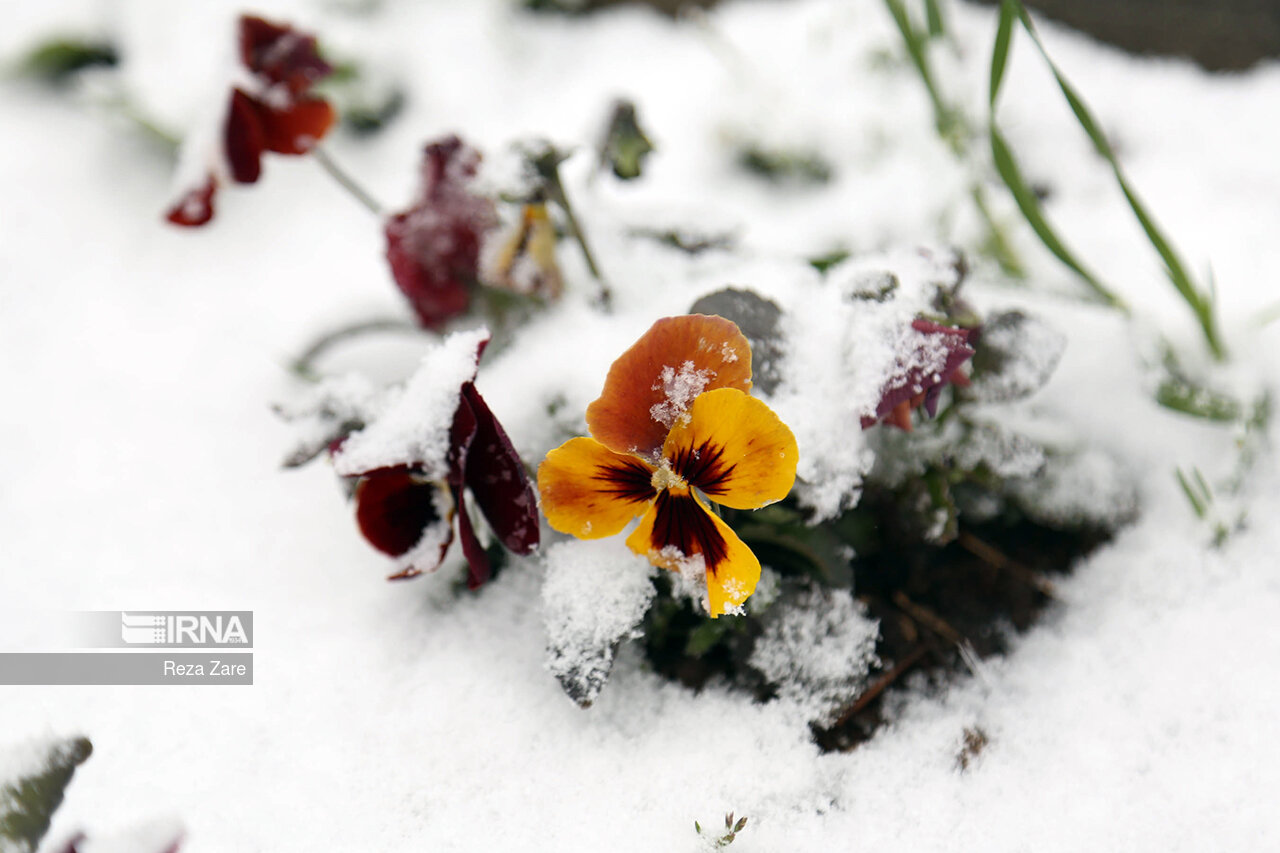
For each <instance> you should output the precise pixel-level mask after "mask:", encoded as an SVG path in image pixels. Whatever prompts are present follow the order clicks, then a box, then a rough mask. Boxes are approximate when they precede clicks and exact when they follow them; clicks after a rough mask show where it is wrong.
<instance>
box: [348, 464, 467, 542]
mask: <svg viewBox="0 0 1280 853" xmlns="http://www.w3.org/2000/svg"><path fill="white" fill-rule="evenodd" d="M439 490H440V487H439V485H437V484H436V483H433V482H431V481H430V480H427V479H425V478H423V477H420V476H418V475H417V474H414V473H412V472H411V471H409V470H408V469H405V468H387V469H383V470H381V471H371V472H369V473H368V474H365V475H364V476H363V477H362V478H361V479H360V481H359V482H358V483H357V484H356V494H355V499H356V523H357V524H359V525H360V532H361V533H362V534H364V538H365V539H367V540H369V544H370V545H372V546H373V547H375V548H377V549H378V550H379V551H381V552H382V553H384V554H389V555H391V556H392V557H399V556H400V555H401V554H407V553H409V551H411V550H412V549H413V546H414V545H417V544H418V542H419V540H421V539H422V534H423V532H424V531H425V530H426V529H427V528H428V527H430V526H431V525H432V524H436V523H438V522H440V521H441V520H442V519H441V517H440V512H439V510H438V509H437V508H436V495H437V493H438V492H439ZM445 547H446V548H447V547H448V542H446V543H445Z"/></svg>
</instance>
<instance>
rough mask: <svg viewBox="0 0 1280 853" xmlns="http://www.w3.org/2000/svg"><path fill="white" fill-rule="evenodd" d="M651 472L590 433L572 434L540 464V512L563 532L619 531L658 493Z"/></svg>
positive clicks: (594, 534)
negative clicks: (583, 436)
mask: <svg viewBox="0 0 1280 853" xmlns="http://www.w3.org/2000/svg"><path fill="white" fill-rule="evenodd" d="M652 478H653V471H652V470H651V469H650V468H649V467H648V466H646V465H645V464H644V463H643V462H641V461H640V460H639V459H637V458H636V457H634V456H628V455H626V454H622V453H614V452H613V451H612V450H610V449H609V448H607V447H605V446H604V445H603V444H601V443H600V442H598V441H596V440H595V439H592V438H571V439H569V440H568V441H566V442H565V443H564V444H562V445H560V446H559V447H557V448H556V449H555V450H553V451H551V452H550V453H548V454H547V458H546V459H544V460H543V461H542V464H541V465H539V466H538V493H539V495H541V497H542V514H543V515H545V516H546V517H547V522H548V523H549V524H550V525H551V526H552V527H554V528H555V529H556V530H559V531H560V532H561V533H568V534H571V535H573V536H576V537H578V538H579V539H599V538H601V537H604V536H613V535H614V534H615V533H619V532H621V530H622V528H624V527H626V526H627V523H628V522H629V521H631V519H633V518H635V517H636V516H637V515H640V514H641V513H643V512H644V511H645V508H646V507H647V506H648V505H649V503H650V502H651V501H652V500H653V498H654V489H653V484H652Z"/></svg>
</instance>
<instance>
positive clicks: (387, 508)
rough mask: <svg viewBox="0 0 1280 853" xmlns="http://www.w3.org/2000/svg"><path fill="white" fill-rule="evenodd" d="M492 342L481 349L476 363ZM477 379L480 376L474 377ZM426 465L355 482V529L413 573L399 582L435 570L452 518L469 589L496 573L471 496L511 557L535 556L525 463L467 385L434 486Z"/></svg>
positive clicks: (373, 473) (377, 472)
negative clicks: (475, 518) (478, 533)
mask: <svg viewBox="0 0 1280 853" xmlns="http://www.w3.org/2000/svg"><path fill="white" fill-rule="evenodd" d="M485 343H487V339H485V340H482V341H481V342H480V344H479V345H478V346H477V348H476V360H477V361H478V360H479V357H480V353H481V352H482V351H483V350H484V346H485ZM473 378H474V373H473ZM428 467H430V466H428V465H426V464H425V463H424V464H406V465H394V466H386V467H381V468H375V469H372V470H369V471H362V472H359V473H357V474H355V475H354V476H355V477H356V487H355V503H356V521H357V523H358V524H359V526H360V532H361V533H362V534H363V535H364V537H365V539H367V540H368V541H369V543H370V544H372V545H373V546H374V547H375V548H377V549H378V550H380V551H382V552H383V553H385V554H389V555H390V556H393V557H399V558H403V559H405V560H406V561H407V563H408V565H407V566H406V568H405V569H404V570H402V571H401V572H399V573H397V574H395V575H392V578H393V579H400V578H409V577H415V576H417V575H419V574H422V573H423V572H428V571H431V570H433V569H435V568H436V567H437V566H438V565H439V564H440V562H441V561H442V560H443V559H444V556H445V554H446V553H447V552H448V550H449V546H450V545H451V544H452V542H453V536H454V529H453V518H454V516H455V515H456V516H457V520H458V524H457V535H458V538H459V539H460V540H461V544H462V552H463V556H465V557H466V560H467V564H468V566H469V572H468V579H467V583H468V586H469V587H470V588H472V589H475V588H476V587H479V586H480V585H481V584H483V583H484V582H485V581H486V580H488V579H489V576H490V574H491V568H490V565H489V558H488V555H487V554H486V553H485V550H484V548H483V546H481V544H480V540H479V538H478V537H477V536H476V533H475V528H474V526H473V524H472V520H471V515H470V513H469V512H468V510H467V501H466V499H465V493H466V492H468V491H469V492H470V493H471V496H472V498H473V499H474V500H475V504H476V506H477V507H479V509H480V512H481V513H482V514H483V515H484V517H485V520H486V521H487V522H488V523H489V527H490V529H491V530H492V531H493V533H494V535H495V536H496V537H497V539H498V541H499V542H501V543H502V544H503V546H504V547H506V548H507V550H509V551H512V552H514V553H516V554H528V553H531V552H532V551H533V550H534V549H535V548H537V546H538V541H539V530H538V510H537V501H536V499H535V497H534V492H533V486H532V484H531V483H530V481H529V477H528V475H527V474H526V473H525V468H524V463H523V462H521V461H520V456H519V454H517V453H516V450H515V447H514V446H512V444H511V440H510V439H509V438H508V437H507V434H506V432H505V431H504V430H503V429H502V425H501V424H500V423H498V420H497V418H495V417H494V416H493V412H491V411H490V410H489V407H488V405H487V404H486V403H485V401H484V399H483V398H482V397H481V396H480V392H479V391H477V390H476V387H475V384H474V382H472V381H470V380H468V381H465V382H463V383H462V384H461V386H460V387H459V390H458V405H457V409H456V410H455V411H454V413H453V419H452V422H451V424H450V426H449V431H448V451H447V454H446V458H445V460H444V464H443V465H441V466H437V467H436V468H435V470H436V471H437V472H440V471H443V472H444V473H443V474H439V473H437V475H436V478H433V477H432V476H431V475H429V474H428V473H427V469H428Z"/></svg>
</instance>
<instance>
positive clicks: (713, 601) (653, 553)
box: [627, 490, 760, 617]
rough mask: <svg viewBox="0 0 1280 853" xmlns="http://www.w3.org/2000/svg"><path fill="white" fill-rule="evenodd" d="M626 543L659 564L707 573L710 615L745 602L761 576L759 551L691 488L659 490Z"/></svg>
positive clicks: (718, 613) (662, 566) (667, 567)
mask: <svg viewBox="0 0 1280 853" xmlns="http://www.w3.org/2000/svg"><path fill="white" fill-rule="evenodd" d="M627 547H629V548H630V549H631V550H632V551H634V552H636V553H637V554H640V555H641V556H643V557H647V558H648V559H649V562H651V563H653V564H654V565H655V566H659V567H660V568H664V569H670V570H672V571H679V572H686V571H701V572H705V574H706V578H707V599H708V601H707V609H708V612H709V613H710V614H711V616H712V617H718V616H720V615H721V614H723V613H725V612H728V611H729V610H731V609H733V608H737V607H739V606H741V605H742V603H743V602H744V601H746V600H747V598H748V596H750V595H751V593H752V592H754V591H755V588H756V583H757V582H759V580H760V561H759V560H757V559H756V555H755V554H753V553H752V552H751V549H750V548H748V547H747V546H746V544H745V543H744V542H743V541H742V540H741V539H739V538H738V534H736V533H734V532H733V531H732V530H731V529H730V528H729V525H727V524H725V523H724V522H723V521H721V520H720V519H719V518H717V517H716V516H715V515H713V514H712V513H711V512H709V511H708V510H707V508H706V507H705V506H703V505H702V502H701V501H700V500H699V499H698V498H697V497H696V496H695V495H693V494H690V493H689V492H681V491H676V490H666V491H663V492H662V493H661V494H659V495H658V499H657V500H656V501H654V503H653V506H652V507H650V508H649V511H648V512H646V513H645V514H644V517H643V518H642V519H640V524H639V525H638V526H637V527H636V529H635V531H633V532H632V534H631V535H630V536H628V537H627Z"/></svg>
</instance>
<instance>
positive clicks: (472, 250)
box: [384, 136, 498, 330]
mask: <svg viewBox="0 0 1280 853" xmlns="http://www.w3.org/2000/svg"><path fill="white" fill-rule="evenodd" d="M479 166H480V153H479V152H478V151H476V150H475V149H474V148H472V147H471V146H469V145H467V144H466V143H465V142H463V141H462V140H461V139H459V138H458V137H456V136H449V137H446V138H444V139H440V140H437V141H435V142H432V143H429V144H428V145H427V146H426V149H425V150H424V152H423V159H422V186H421V189H420V190H419V192H418V198H417V201H416V202H415V203H414V205H413V206H412V207H410V208H409V209H407V210H405V211H403V212H401V213H397V214H395V215H393V216H391V217H390V218H389V219H388V220H387V223H386V227H385V229H384V230H385V233H386V237H387V262H388V263H390V265H391V275H392V277H393V278H394V279H395V282H396V286H397V287H399V288H400V291H401V292H402V293H403V294H404V295H405V296H406V297H407V298H408V299H409V304H410V305H411V306H413V310H414V313H415V314H417V315H418V321H419V322H420V323H421V324H422V325H423V326H425V327H426V328H428V329H435V330H439V329H441V328H443V326H444V325H445V323H447V322H448V321H449V320H450V319H452V318H453V317H456V316H458V315H459V314H462V313H464V312H466V310H467V308H468V307H469V306H470V304H471V288H472V287H473V286H474V285H475V284H476V282H477V281H478V280H479V277H480V274H479V266H480V251H481V246H482V243H483V241H484V235H485V233H486V232H487V231H489V230H490V229H492V228H494V227H495V226H496V225H497V224H498V214H497V210H496V208H495V206H494V203H493V201H492V199H489V198H486V197H485V196H482V195H477V194H475V193H473V192H472V191H471V187H470V184H471V182H472V180H473V179H474V178H475V175H476V170H477V169H478V168H479Z"/></svg>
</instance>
